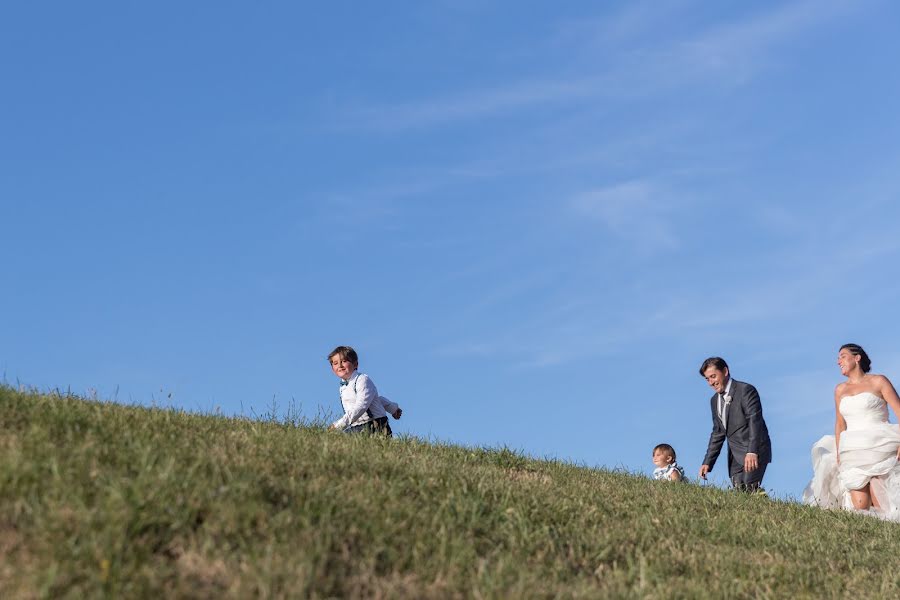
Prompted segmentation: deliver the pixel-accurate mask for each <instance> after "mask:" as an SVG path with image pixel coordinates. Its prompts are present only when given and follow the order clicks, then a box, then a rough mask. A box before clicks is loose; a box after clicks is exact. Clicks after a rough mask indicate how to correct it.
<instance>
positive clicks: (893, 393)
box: [878, 375, 900, 420]
mask: <svg viewBox="0 0 900 600" xmlns="http://www.w3.org/2000/svg"><path fill="white" fill-rule="evenodd" d="M878 391H879V392H881V397H882V398H884V401H885V402H887V403H888V406H890V407H891V410H893V411H894V414H895V415H896V416H897V419H898V420H900V397H898V396H897V390H895V389H894V384H892V383H891V380H890V379H888V378H887V377H885V376H884V375H879V376H878Z"/></svg>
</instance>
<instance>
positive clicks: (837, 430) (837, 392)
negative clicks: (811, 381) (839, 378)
mask: <svg viewBox="0 0 900 600" xmlns="http://www.w3.org/2000/svg"><path fill="white" fill-rule="evenodd" d="M843 390H844V385H843V384H841V385H839V386H837V387H836V388H834V456H835V458H836V459H837V463H838V464H841V432H843V431H844V430H845V429H847V422H846V421H844V415H842V414H841V392H842V391H843Z"/></svg>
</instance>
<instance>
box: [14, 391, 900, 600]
mask: <svg viewBox="0 0 900 600" xmlns="http://www.w3.org/2000/svg"><path fill="white" fill-rule="evenodd" d="M600 458H602V457H598V459H600ZM898 555H900V526H897V525H894V524H890V523H883V522H880V521H877V520H874V519H872V518H866V517H861V516H857V515H852V514H849V513H845V512H828V511H822V510H817V509H812V508H808V507H804V506H800V505H797V504H794V503H787V502H779V501H772V500H769V499H766V498H763V497H758V496H748V495H743V494H738V493H734V492H730V491H725V490H720V489H715V488H701V487H698V486H695V485H679V484H670V483H666V482H654V481H651V480H648V479H647V478H644V477H640V476H634V475H629V474H627V473H616V472H609V471H604V470H598V469H589V468H584V467H579V466H575V465H571V464H567V463H564V462H558V461H543V460H534V459H530V458H526V457H524V456H522V455H521V454H519V453H517V452H513V451H510V450H508V449H494V450H491V449H473V448H464V447H458V446H450V445H442V444H431V443H425V442H422V441H419V440H415V439H394V440H385V439H377V438H366V437H361V436H345V435H341V434H335V433H329V432H327V431H324V430H323V429H322V428H321V427H316V426H310V425H301V424H298V423H296V422H293V423H285V422H283V421H281V422H279V421H276V420H274V419H270V420H268V421H255V420H248V419H234V418H225V417H221V416H209V415H196V414H190V413H185V412H183V411H179V410H172V409H148V408H138V407H130V406H122V405H118V404H114V403H104V402H97V401H89V400H84V399H80V398H76V397H71V396H66V395H62V396H60V395H56V394H50V395H47V394H39V393H35V392H19V391H15V390H12V389H10V388H8V387H0V557H2V561H0V597H2V598H28V597H50V598H58V597H70V598H82V597H109V598H121V597H137V598H142V597H148V598H149V597H156V598H158V597H160V596H161V595H162V596H166V597H199V598H229V597H232V598H248V597H250V598H252V597H263V598H293V597H312V598H327V597H351V598H352V597H374V598H380V597H385V598H386V597H391V598H395V597H399V598H429V597H433V598H453V597H460V598H468V597H474V598H501V597H504V598H505V597H537V598H543V597H566V598H569V597H572V598H582V597H583V598H597V597H622V598H673V597H674V598H679V597H683V598H697V597H716V598H751V597H753V598H758V597H778V598H788V597H791V598H793V597H808V598H828V597H833V598H846V597H851V596H857V597H861V598H862V597H866V598H879V597H896V593H897V592H896V590H897V589H900V568H898V564H900V563H898Z"/></svg>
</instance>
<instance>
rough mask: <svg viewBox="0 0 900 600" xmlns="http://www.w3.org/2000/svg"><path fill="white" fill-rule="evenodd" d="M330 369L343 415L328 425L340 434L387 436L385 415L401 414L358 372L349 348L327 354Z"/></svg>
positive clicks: (336, 349) (388, 433)
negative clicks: (333, 376)
mask: <svg viewBox="0 0 900 600" xmlns="http://www.w3.org/2000/svg"><path fill="white" fill-rule="evenodd" d="M328 362H330V363H331V370H332V371H333V372H334V374H335V375H337V376H338V377H340V379H341V385H340V388H339V393H340V396H341V406H342V407H343V409H344V415H343V416H342V417H341V418H340V419H338V420H337V421H335V422H334V423H332V424H331V428H332V429H339V430H341V431H343V432H344V433H360V432H365V433H381V434H384V435H386V436H388V437H391V435H392V432H391V426H390V425H389V424H388V418H387V413H390V414H391V416H393V417H394V418H395V419H399V418H400V415H402V414H403V411H402V410H401V409H400V407H399V406H397V404H396V403H395V402H391V401H390V400H388V399H387V398H385V397H384V396H379V395H378V390H377V389H376V388H375V384H374V383H373V382H372V380H371V379H369V376H368V375H366V374H365V373H360V372H358V370H357V369H358V368H359V356H358V355H357V354H356V350H354V349H353V348H351V347H350V346H338V347H337V348H335V349H334V350H332V351H331V353H330V354H329V355H328Z"/></svg>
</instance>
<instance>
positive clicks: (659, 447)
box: [653, 444, 676, 460]
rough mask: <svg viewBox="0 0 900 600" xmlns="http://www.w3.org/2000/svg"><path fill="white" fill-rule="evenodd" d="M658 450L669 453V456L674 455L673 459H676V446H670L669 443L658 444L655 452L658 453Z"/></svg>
mask: <svg viewBox="0 0 900 600" xmlns="http://www.w3.org/2000/svg"><path fill="white" fill-rule="evenodd" d="M657 452H663V453H665V454H668V455H669V456H671V457H672V460H675V459H676V456H675V448H673V447H672V446H670V445H668V444H659V445H657V446H656V448H654V449H653V454H656V453H657Z"/></svg>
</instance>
